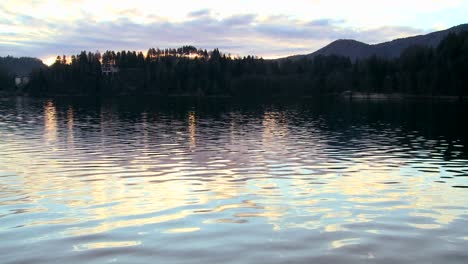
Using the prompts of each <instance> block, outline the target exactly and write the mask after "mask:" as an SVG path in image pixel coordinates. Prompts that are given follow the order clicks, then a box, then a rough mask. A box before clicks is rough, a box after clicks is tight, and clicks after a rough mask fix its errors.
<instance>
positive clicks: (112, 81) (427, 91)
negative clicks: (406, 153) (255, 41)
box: [27, 32, 468, 97]
mask: <svg viewBox="0 0 468 264" xmlns="http://www.w3.org/2000/svg"><path fill="white" fill-rule="evenodd" d="M106 65H111V66H112V67H115V68H116V69H117V68H118V72H112V73H109V72H105V73H103V71H102V67H103V66H106ZM467 78H468V32H465V33H459V34H450V35H448V36H447V37H446V38H445V39H444V40H443V41H442V42H441V43H440V45H439V46H438V47H437V48H436V49H433V48H429V47H424V46H413V47H410V48H408V49H407V50H405V51H404V52H403V53H402V55H401V56H400V57H399V58H397V59H391V60H387V59H383V58H380V57H376V56H374V57H370V58H368V59H364V60H359V61H351V60H350V59H349V58H346V57H340V56H316V57H314V58H313V59H306V58H304V59H301V60H284V59H281V60H264V59H262V58H257V57H253V56H247V57H243V58H233V57H231V56H228V55H226V54H223V53H221V52H220V51H219V50H218V49H214V50H212V51H209V52H208V51H207V50H202V49H197V48H195V47H193V46H183V47H180V48H177V49H156V48H150V49H149V50H148V51H147V53H146V56H145V55H144V54H143V53H141V52H135V51H125V50H123V51H117V52H115V51H109V50H108V51H106V52H104V53H103V54H102V55H101V54H100V53H98V52H95V53H90V52H85V51H83V52H81V53H80V54H78V55H73V56H71V57H70V58H67V57H65V56H59V57H57V60H56V62H55V63H54V64H53V65H52V66H51V67H49V68H46V69H41V70H39V71H36V72H35V73H34V74H33V76H32V81H31V83H30V85H29V86H28V87H27V89H28V91H29V92H30V93H32V94H84V95H90V94H93V95H95V94H102V95H122V94H140V95H191V96H198V95H217V96H220V95H223V96H224V95H226V96H242V97H255V96H262V97H267V96H314V95H323V94H339V93H342V92H344V91H356V92H362V93H406V94H421V95H457V96H463V95H467V94H468V79H467Z"/></svg>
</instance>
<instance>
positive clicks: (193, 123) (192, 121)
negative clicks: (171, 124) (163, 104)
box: [188, 111, 197, 149]
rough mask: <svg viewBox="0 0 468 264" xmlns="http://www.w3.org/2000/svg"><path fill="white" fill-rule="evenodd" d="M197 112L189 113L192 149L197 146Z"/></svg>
mask: <svg viewBox="0 0 468 264" xmlns="http://www.w3.org/2000/svg"><path fill="white" fill-rule="evenodd" d="M196 121H197V120H196V115H195V111H190V112H188V131H189V135H190V149H194V148H195V147H196V145H197V137H196V136H197V123H196Z"/></svg>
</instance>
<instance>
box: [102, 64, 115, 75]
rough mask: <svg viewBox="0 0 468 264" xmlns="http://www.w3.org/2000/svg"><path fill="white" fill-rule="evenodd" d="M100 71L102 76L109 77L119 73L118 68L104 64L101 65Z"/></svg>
mask: <svg viewBox="0 0 468 264" xmlns="http://www.w3.org/2000/svg"><path fill="white" fill-rule="evenodd" d="M101 70H102V74H104V75H109V74H114V73H117V72H119V67H117V66H115V65H113V64H110V63H106V64H103V65H101Z"/></svg>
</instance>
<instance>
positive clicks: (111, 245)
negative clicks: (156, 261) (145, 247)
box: [73, 241, 141, 251]
mask: <svg viewBox="0 0 468 264" xmlns="http://www.w3.org/2000/svg"><path fill="white" fill-rule="evenodd" d="M140 244H141V241H119V242H96V243H87V244H81V245H76V246H74V247H73V250H74V251H84V250H90V249H100V248H120V247H134V246H138V245H140Z"/></svg>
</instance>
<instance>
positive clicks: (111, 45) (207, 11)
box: [0, 0, 468, 61]
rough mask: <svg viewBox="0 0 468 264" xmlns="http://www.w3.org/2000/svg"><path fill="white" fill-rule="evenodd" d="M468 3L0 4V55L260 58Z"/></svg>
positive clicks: (462, 12)
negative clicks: (155, 52) (186, 50)
mask: <svg viewBox="0 0 468 264" xmlns="http://www.w3.org/2000/svg"><path fill="white" fill-rule="evenodd" d="M467 11H468V0H405V1H403V0H392V1H386V0H383V1H364V0H354V1H343V0H340V1H338V0H309V1H306V0H289V1H272V0H249V1H248V0H238V1H219V0H203V1H189V0H187V1H185V0H169V1H144V0H132V1H118V0H114V1H108V0H99V1H98V0H93V1H91V0H48V1H47V0H44V1H35V0H29V1H28V0H21V1H14V0H8V1H1V2H0V56H6V55H13V56H33V57H38V58H41V59H43V60H46V61H49V60H51V59H52V58H54V57H55V56H56V55H57V54H75V53H78V52H79V51H81V50H89V51H96V50H100V51H105V50H107V49H112V50H122V49H126V50H141V51H146V50H147V49H148V48H150V47H160V48H174V47H179V46H182V45H194V46H196V47H199V48H206V49H212V48H215V47H218V48H220V49H221V50H222V51H224V52H226V53H232V54H238V55H248V54H254V55H258V56H262V57H265V58H274V57H281V56H286V55H292V54H300V53H310V52H313V51H315V50H317V49H318V48H320V47H322V46H324V45H326V44H328V43H329V42H331V41H333V40H336V39H342V38H352V39H356V40H359V41H363V42H367V43H378V42H383V41H388V40H391V39H394V38H399V37H405V36H411V35H417V34H423V33H427V32H430V31H435V30H440V29H446V28H449V27H452V26H455V25H458V24H463V23H466V22H468V21H466V13H467Z"/></svg>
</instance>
